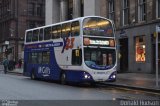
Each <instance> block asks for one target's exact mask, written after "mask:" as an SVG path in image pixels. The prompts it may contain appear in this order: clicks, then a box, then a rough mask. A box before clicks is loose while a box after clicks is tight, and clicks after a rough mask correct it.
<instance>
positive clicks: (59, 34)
mask: <svg viewBox="0 0 160 106" xmlns="http://www.w3.org/2000/svg"><path fill="white" fill-rule="evenodd" d="M57 30H58V34H57V35H58V38H60V37H61V36H62V35H61V34H62V30H61V25H58V26H57Z"/></svg>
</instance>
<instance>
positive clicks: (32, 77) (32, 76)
mask: <svg viewBox="0 0 160 106" xmlns="http://www.w3.org/2000/svg"><path fill="white" fill-rule="evenodd" d="M31 79H32V80H35V79H36V76H35V73H34V71H32V73H31Z"/></svg>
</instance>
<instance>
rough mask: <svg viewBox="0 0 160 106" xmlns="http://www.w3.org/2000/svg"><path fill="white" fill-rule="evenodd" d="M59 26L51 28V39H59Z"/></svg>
mask: <svg viewBox="0 0 160 106" xmlns="http://www.w3.org/2000/svg"><path fill="white" fill-rule="evenodd" d="M60 28H61V26H53V27H52V39H57V38H60V36H61V29H60Z"/></svg>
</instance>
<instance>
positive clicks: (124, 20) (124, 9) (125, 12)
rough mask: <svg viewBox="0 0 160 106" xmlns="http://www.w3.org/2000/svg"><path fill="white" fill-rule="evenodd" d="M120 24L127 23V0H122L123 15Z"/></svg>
mask: <svg viewBox="0 0 160 106" xmlns="http://www.w3.org/2000/svg"><path fill="white" fill-rule="evenodd" d="M122 19H123V20H122V22H123V23H122V24H123V26H124V25H127V24H128V23H129V0H123V16H122Z"/></svg>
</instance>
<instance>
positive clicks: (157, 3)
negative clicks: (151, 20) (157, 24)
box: [156, 0, 160, 19]
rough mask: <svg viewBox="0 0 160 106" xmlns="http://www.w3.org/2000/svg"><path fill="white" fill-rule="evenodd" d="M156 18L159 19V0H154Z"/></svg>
mask: <svg viewBox="0 0 160 106" xmlns="http://www.w3.org/2000/svg"><path fill="white" fill-rule="evenodd" d="M156 18H157V19H160V0H156Z"/></svg>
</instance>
